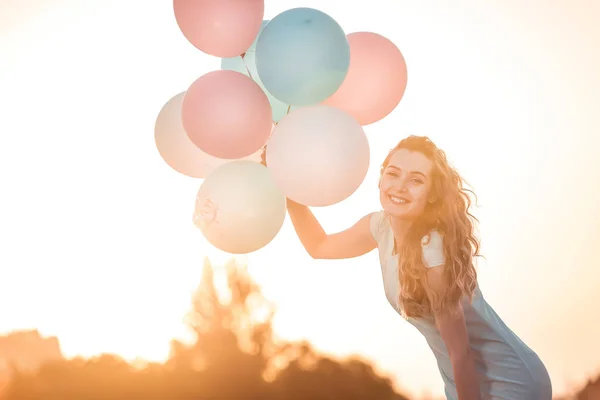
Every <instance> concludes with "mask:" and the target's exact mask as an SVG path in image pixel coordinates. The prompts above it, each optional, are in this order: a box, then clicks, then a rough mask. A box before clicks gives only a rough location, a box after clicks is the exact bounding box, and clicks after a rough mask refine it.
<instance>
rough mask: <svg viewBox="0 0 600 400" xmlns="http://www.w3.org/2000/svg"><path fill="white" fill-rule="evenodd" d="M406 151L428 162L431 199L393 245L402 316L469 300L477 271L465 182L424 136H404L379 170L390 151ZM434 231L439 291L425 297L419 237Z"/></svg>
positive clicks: (476, 245) (433, 311)
mask: <svg viewBox="0 0 600 400" xmlns="http://www.w3.org/2000/svg"><path fill="white" fill-rule="evenodd" d="M399 149H406V150H409V151H416V152H420V153H422V154H423V155H425V156H426V157H427V158H428V159H429V160H431V161H432V163H433V168H432V181H433V183H432V195H433V196H432V198H433V199H434V201H432V202H431V203H428V204H427V206H426V208H425V212H424V213H423V215H422V216H421V217H420V218H419V219H418V220H416V221H415V222H414V223H413V224H411V227H410V229H409V232H408V233H407V235H406V237H405V239H404V240H403V241H402V243H401V244H400V247H399V249H398V251H399V254H400V255H401V256H400V257H399V261H398V270H399V279H400V299H399V301H400V306H401V307H400V308H401V310H402V313H403V314H404V316H405V317H423V316H432V315H439V314H440V313H443V312H446V311H451V310H454V309H456V308H455V306H456V305H457V304H458V303H459V302H460V301H461V299H463V298H464V297H465V296H466V297H468V298H469V299H472V296H473V292H474V291H475V288H476V286H477V271H476V270H475V266H474V264H473V259H474V257H477V256H479V241H478V239H477V238H476V236H475V232H474V231H475V223H476V222H478V221H477V218H475V217H474V216H473V215H472V214H471V212H470V207H471V205H472V203H473V202H472V200H471V197H470V196H469V194H472V195H473V196H474V198H475V201H476V200H477V198H476V196H475V193H474V192H473V191H472V190H470V189H467V188H466V187H465V186H466V182H465V181H464V179H463V178H462V177H461V176H460V175H459V174H458V172H457V171H456V170H455V169H454V168H453V167H452V166H451V165H450V163H449V162H448V159H447V157H446V154H445V153H444V151H443V150H441V149H439V148H438V147H437V146H436V145H435V144H434V143H433V142H432V141H431V140H430V139H429V138H427V137H424V136H414V135H412V136H409V137H407V138H405V139H403V140H401V141H400V142H399V143H398V145H397V146H396V147H394V148H393V149H392V150H391V151H390V153H389V154H388V156H387V157H386V159H385V160H384V162H383V164H382V166H381V173H382V175H383V172H384V170H385V168H386V167H387V165H388V164H389V162H390V159H391V157H392V155H393V154H394V152H395V151H397V150H399ZM434 229H435V230H438V232H440V234H442V236H443V238H444V245H443V246H444V256H445V260H446V261H445V264H444V275H443V276H444V280H445V285H444V286H445V290H444V291H443V292H441V293H440V292H433V296H432V299H433V301H430V300H429V297H428V296H427V293H426V291H425V288H426V286H427V269H426V267H425V266H424V264H423V260H422V254H423V253H422V240H425V241H427V240H428V238H429V236H428V235H429V233H430V232H431V231H432V230H434Z"/></svg>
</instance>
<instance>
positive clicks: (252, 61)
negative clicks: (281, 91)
mask: <svg viewBox="0 0 600 400" xmlns="http://www.w3.org/2000/svg"><path fill="white" fill-rule="evenodd" d="M268 22H269V21H268V20H266V21H263V24H262V25H261V32H262V29H263V28H264V27H265V26H266V25H267V23H268ZM259 37H260V32H259V33H258V36H257V38H256V39H255V40H254V42H253V43H252V46H250V48H249V49H248V50H247V51H246V54H245V55H244V57H243V58H242V56H237V57H229V58H223V59H221V69H226V70H230V71H237V72H240V73H242V74H244V75H246V76H249V77H250V78H252V80H254V82H256V83H257V84H258V86H260V88H261V89H262V90H263V92H265V94H266V95H267V98H268V99H269V103H270V104H271V111H272V114H273V115H272V118H273V122H279V120H281V118H283V116H284V115H286V114H287V113H288V109H289V108H290V105H289V104H285V103H283V102H281V101H279V100H278V99H277V98H276V97H275V96H273V95H272V94H271V93H269V91H268V90H267V89H266V88H265V86H264V85H263V83H262V81H261V80H260V78H259V76H258V71H257V70H256V52H255V50H256V42H257V40H258V38H259Z"/></svg>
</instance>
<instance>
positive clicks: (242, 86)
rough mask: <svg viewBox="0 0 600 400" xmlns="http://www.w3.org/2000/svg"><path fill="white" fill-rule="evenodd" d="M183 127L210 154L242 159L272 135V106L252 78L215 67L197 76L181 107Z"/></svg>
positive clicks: (201, 148) (197, 144)
mask: <svg viewBox="0 0 600 400" xmlns="http://www.w3.org/2000/svg"><path fill="white" fill-rule="evenodd" d="M181 120H182V122H183V127H184V129H185V131H186V133H187V135H188V137H189V138H190V140H191V141H192V143H194V144H195V145H196V146H197V147H198V148H199V149H200V150H202V151H204V152H205V153H207V154H210V155H211V156H213V157H218V158H226V159H234V158H243V157H246V156H249V155H250V154H252V153H254V152H256V151H258V150H260V148H261V147H262V146H263V145H264V144H265V143H266V142H267V139H268V138H269V135H270V134H271V128H272V126H273V121H272V120H271V105H270V103H269V99H268V98H267V95H266V94H265V92H263V90H262V89H261V88H260V86H258V84H257V83H256V82H254V81H253V80H252V79H251V78H249V77H247V76H246V75H244V74H241V73H239V72H236V71H228V70H218V71H212V72H209V73H207V74H205V75H203V76H201V77H200V78H198V79H197V80H196V81H195V82H194V83H192V85H191V86H190V87H189V89H188V90H187V92H186V94H185V97H184V98H183V104H182V107H181Z"/></svg>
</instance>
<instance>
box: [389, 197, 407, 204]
mask: <svg viewBox="0 0 600 400" xmlns="http://www.w3.org/2000/svg"><path fill="white" fill-rule="evenodd" d="M388 198H389V199H390V201H391V202H392V203H394V204H408V203H410V200H408V199H407V198H406V197H402V196H388Z"/></svg>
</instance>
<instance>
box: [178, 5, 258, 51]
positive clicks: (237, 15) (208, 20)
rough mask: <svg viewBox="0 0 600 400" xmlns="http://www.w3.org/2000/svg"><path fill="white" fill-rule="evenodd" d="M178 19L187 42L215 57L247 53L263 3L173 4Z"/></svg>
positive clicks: (256, 27)
mask: <svg viewBox="0 0 600 400" xmlns="http://www.w3.org/2000/svg"><path fill="white" fill-rule="evenodd" d="M173 9H174V12H175V19H176V21H177V25H178V26H179V29H180V30H181V32H182V33H183V35H184V36H185V37H186V39H187V40H188V41H189V42H190V43H191V44H193V45H194V46H195V47H196V48H198V49H199V50H201V51H203V52H205V53H207V54H210V55H213V56H216V57H233V56H237V55H240V54H242V53H243V52H245V51H246V50H247V49H248V47H250V45H251V44H252V41H253V40H254V38H255V37H256V35H257V33H258V30H259V29H260V24H261V22H262V20H263V16H264V12H265V2H264V0H173Z"/></svg>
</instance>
